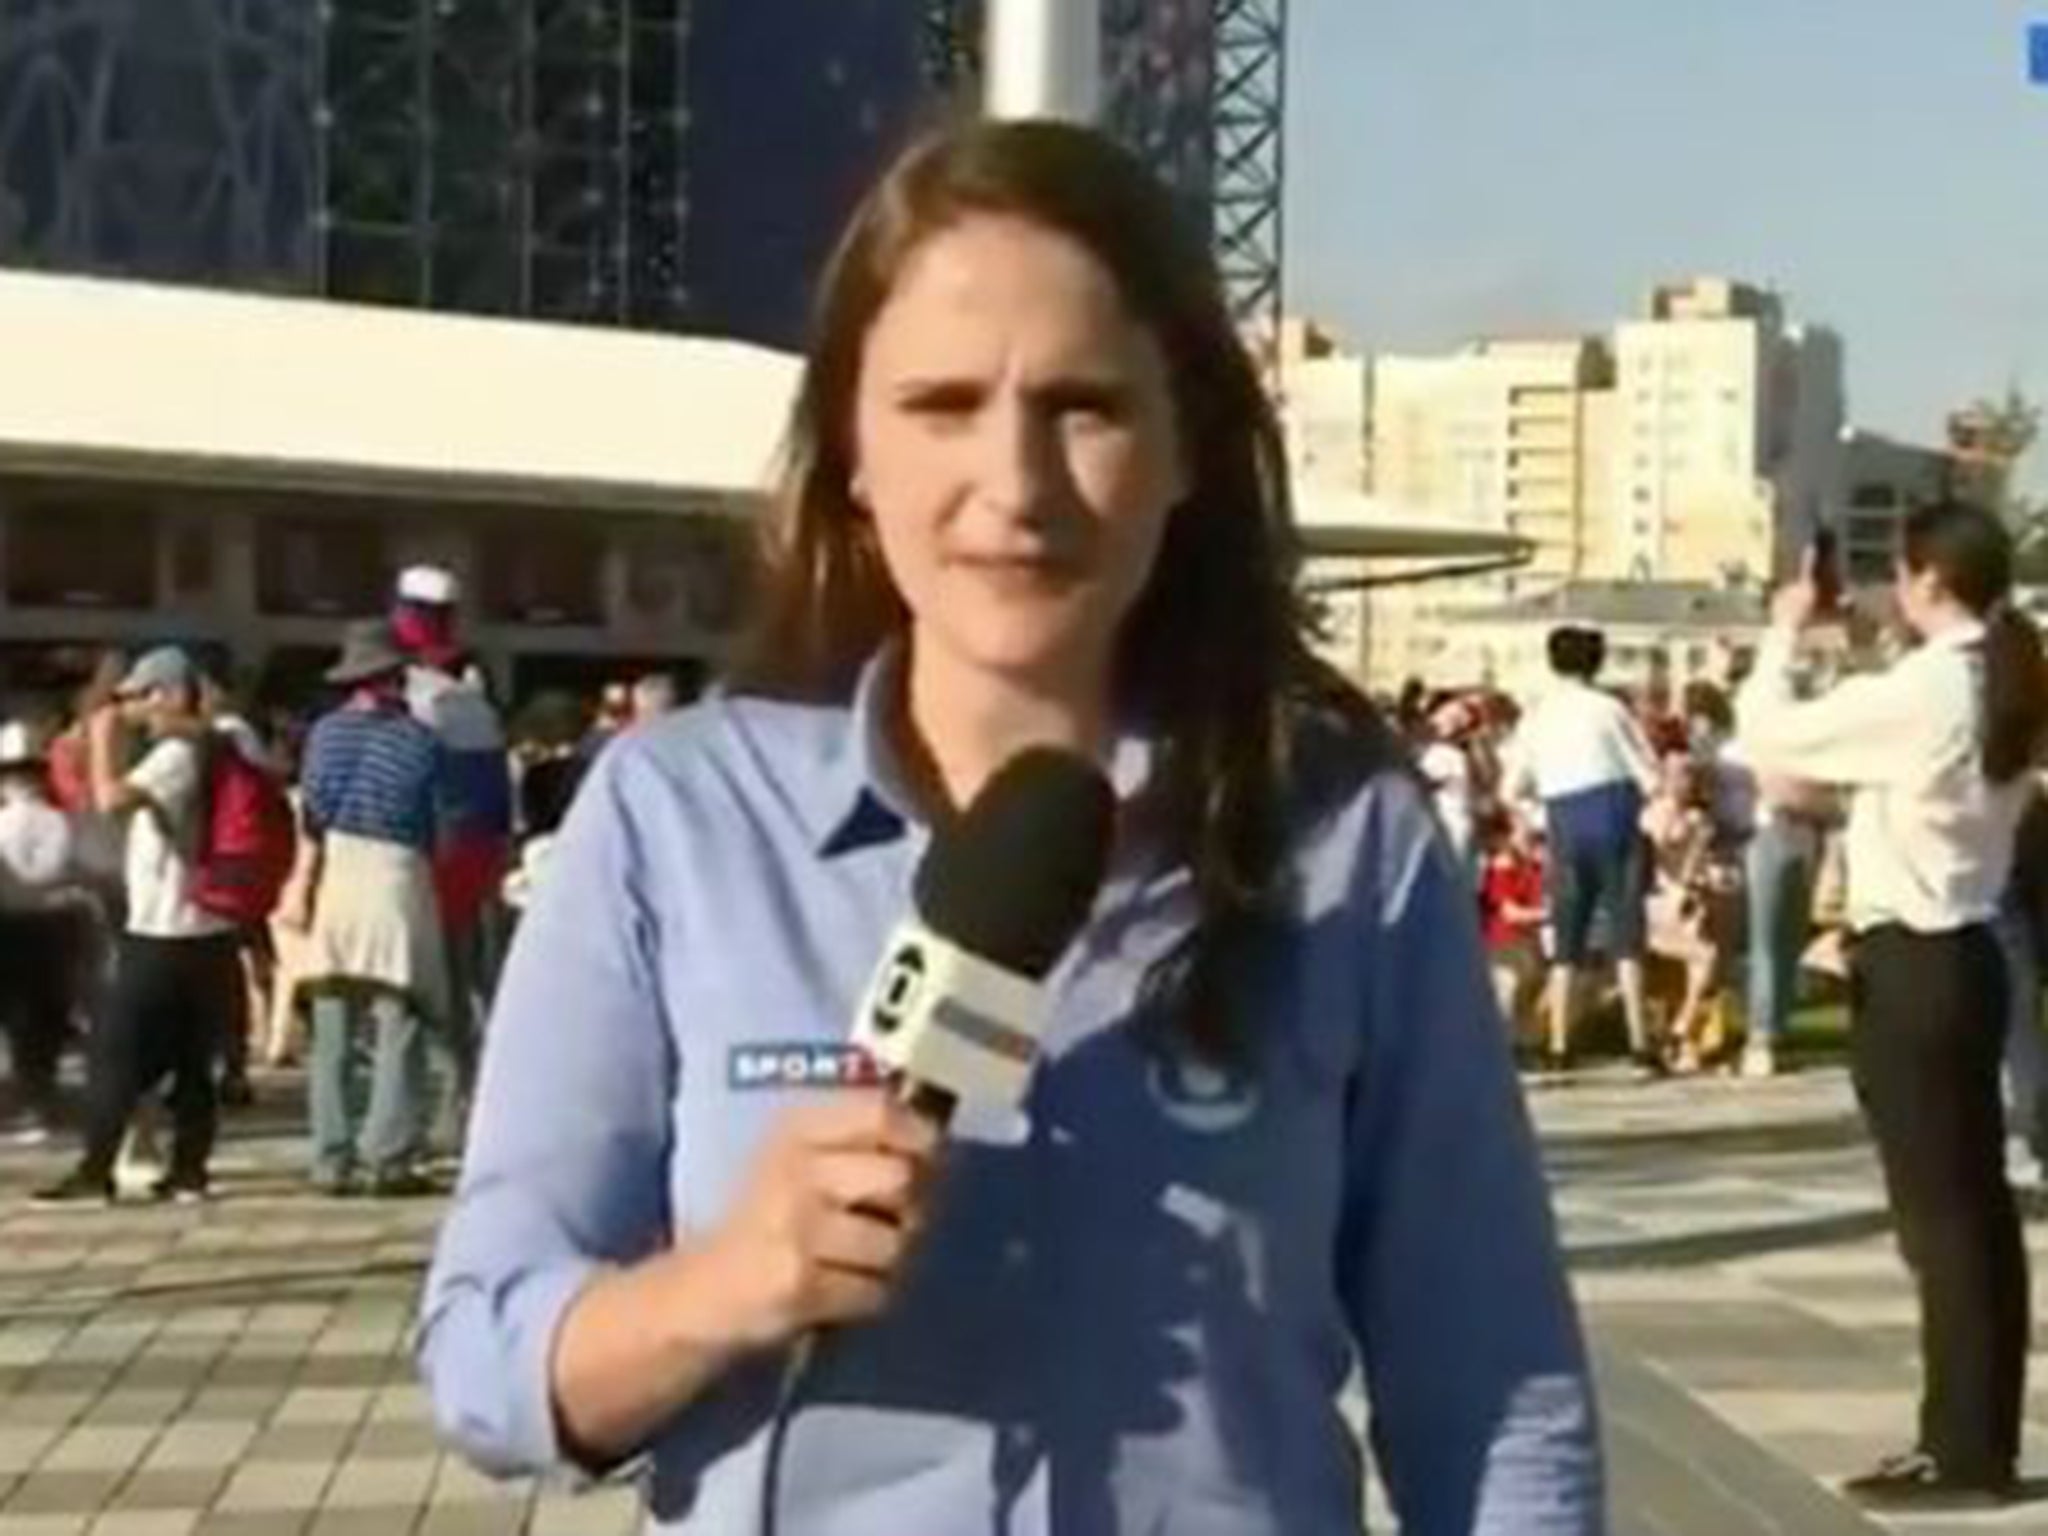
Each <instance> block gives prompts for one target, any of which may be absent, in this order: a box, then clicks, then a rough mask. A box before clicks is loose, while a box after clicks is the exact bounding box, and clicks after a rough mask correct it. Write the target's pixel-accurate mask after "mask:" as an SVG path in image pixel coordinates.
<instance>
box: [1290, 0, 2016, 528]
mask: <svg viewBox="0 0 2048 1536" xmlns="http://www.w3.org/2000/svg"><path fill="white" fill-rule="evenodd" d="M1289 19H1290V26H1291V32H1292V37H1291V44H1290V48H1289V57H1288V68H1289V79H1288V94H1289V110H1288V119H1289V121H1288V149H1287V153H1288V212H1287V220H1288V223H1287V243H1288V250H1287V269H1288V285H1289V307H1290V308H1291V309H1293V310H1295V311H1297V312H1304V313H1309V314H1313V315H1317V316H1321V317H1323V318H1325V319H1327V320H1329V321H1330V322H1331V323H1332V324H1334V325H1335V326H1336V328H1337V329H1338V331H1339V332H1340V334H1342V335H1343V336H1344V338H1345V339H1346V340H1347V341H1349V342H1351V343H1352V344H1353V345H1356V346H1360V347H1363V348H1364V349H1366V350H1369V351H1377V350H1404V349H1405V350H1431V349H1437V348H1442V347H1445V346H1448V345H1451V344H1454V343H1456V342H1457V341H1459V340H1461V339H1463V338H1465V337H1468V336H1471V335H1475V334H1481V333H1484V332H1487V331H1490V330H1496V329H1509V330H1524V331H1526V330H1530V329H1548V328H1567V329H1594V330H1597V329H1602V328H1604V327H1605V326H1606V325H1607V324H1609V323H1610V322H1611V321H1612V320H1613V319H1615V318H1617V317H1619V316H1621V315H1623V314H1626V313H1631V312H1634V311H1635V310H1636V309H1637V308H1638V307H1639V305H1640V304H1641V302H1642V298H1643V296H1644V295H1645V294H1646V293H1647V292H1648V290H1649V288H1650V286H1651V284H1653V283H1655V282H1657V281H1659V280H1661V279H1664V278H1667V277H1674V276H1683V275H1686V274H1689V273H1693V272H1718V273H1725V274H1727V275H1730V276H1734V277H1741V278H1749V279H1754V280H1759V281H1763V282H1766V283H1768V284H1770V285H1771V286H1773V287H1776V288H1778V289H1780V290H1781V291H1782V292H1784V293H1785V295H1786V297H1787V300H1788V303H1789V305H1790V308H1791V310H1792V313H1793V314H1794V316H1795V317H1797V318H1800V319H1806V320H1811V321H1814V322H1817V323H1820V324H1825V325H1829V326H1832V327H1834V328H1835V329H1836V330H1838V331H1839V332H1840V333H1841V334H1842V336H1843V339H1844V342H1845V344H1846V347H1847V352H1848V362H1847V367H1848V387H1849V415H1850V419H1851V421H1853V422H1855V423H1857V424H1859V425H1864V426H1869V427H1873V428H1876V429H1878V430H1883V431H1890V432H1895V433H1900V434H1903V435H1907V436H1911V437H1914V438H1917V439H1920V440H1924V441H1929V442H1932V441H1937V440H1938V439H1939V434H1940V429H1941V419H1942V416H1943V413H1944V412H1945V411H1946V410H1947V409H1948V408H1949V407H1950V406H1951V405H1953V404H1956V403H1958V402H1960V401H1962V400H1964V399H1967V398H1969V397H1970V396H1972V395H1974V394H1978V393H1996V392H1998V391H1999V390H2001V389H2002V388H2003V386H2004V384H2005V383H2006V381H2007V380H2008V379H2009V378H2010V379H2017V380H2018V381H2019V382H2020V383H2021V385H2022V386H2023V387H2025V388H2026V389H2028V391H2029V392H2030V393H2031V394H2032V395H2033V396H2034V397H2035V398H2036V399H2037V400H2041V399H2048V87H2040V86H2030V85H2029V84H2028V83H2027V79H2026V48H2025V42H2026V26H2027V23H2028V21H2029V20H2041V21H2048V0H2034V3H2031V4H2030V3H2024V0H1290V16H1289ZM2028 471H2029V472H2028V475H2027V479H2028V480H2029V481H2030V482H2031V483H2032V484H2033V485H2034V486H2035V487H2037V488H2042V489H2048V443H2044V444H2042V445H2040V446H2038V447H2037V448H2036V449H2035V451H2034V454H2033V456H2032V459H2031V462H2030V463H2029V465H2028Z"/></svg>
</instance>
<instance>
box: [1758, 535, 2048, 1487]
mask: <svg viewBox="0 0 2048 1536" xmlns="http://www.w3.org/2000/svg"><path fill="white" fill-rule="evenodd" d="M2011 586H2012V545H2011V541H2010V539H2009V538H2008V536H2007V534H2006V532H2005V530H2004V528H2003V527H2002V526H2000V524H1999V523H1998V521H1997V519H1996V518H1994V517H1993V516H1992V515H1991V514H1990V513H1989V512H1986V511H1984V510H1982V509H1981V508H1978V507H1973V506H1966V505H1961V504H1953V503H1951V504H1942V505H1936V506H1928V507H1923V508H1920V509H1918V510H1916V511H1914V512H1913V513H1912V514H1910V515H1909V516H1908V517H1907V519H1906V521H1905V526H1904V529H1903V538H1902V540H1901V543H1900V553H1899V560H1898V566H1897V574H1896V582H1895V586H1894V593H1895V597H1896V600H1897V605H1898V611H1899V615H1900V617H1901V618H1902V619H1903V620H1904V621H1905V623H1906V626H1907V627H1908V628H1909V629H1910V630H1911V631H1912V632H1913V634H1914V636H1915V637H1916V638H1917V639H1918V641H1919V645H1918V648H1917V649H1915V650H1913V651H1911V652H1910V653H1909V654H1907V655H1906V656H1905V657H1904V658H1903V659H1902V660H1901V661H1899V662H1898V663H1897V664H1896V665H1894V666H1893V667H1892V668H1891V669H1890V670H1889V671H1887V672H1884V673H1882V674H1880V675H1876V676H1869V677H1857V678H1852V679H1850V680H1849V681H1847V682H1844V683H1842V684H1841V685H1840V686H1838V687H1836V688H1835V689H1833V690H1832V691H1831V692H1828V693H1826V694H1823V695H1822V696H1820V697H1819V698H1816V699H1812V700H1808V701H1804V702H1800V701H1797V700H1796V699H1795V696H1794V692H1793V674H1794V669H1795V658H1796V651H1797V641H1798V637H1799V634H1800V632H1801V631H1802V630H1803V629H1804V628H1806V626H1807V625H1808V623H1809V622H1810V621H1811V620H1812V619H1813V618H1814V616H1815V613H1816V610H1817V607H1818V603H1817V600H1816V594H1815V589H1814V584H1813V582H1812V580H1811V578H1810V576H1809V577H1807V578H1805V579H1802V580H1799V581H1796V582H1793V583H1791V584H1789V585H1788V586H1786V587H1785V588H1783V589H1782V590H1781V591H1780V592H1779V594H1778V596H1777V598H1776V599H1775V601H1774V603H1773V607H1772V621H1773V622H1772V628H1771V632H1770V634H1769V636H1768V638H1767V639H1766V641H1765V643H1764V644H1763V645H1762V646H1761V647H1760V648H1759V650H1758V655H1757V661H1756V667H1755V670H1754V671H1753V672H1752V673H1751V675H1750V679H1749V681H1748V683H1747V684H1746V685H1745V687H1744V689H1743V692H1742V695H1741V697H1740V699H1739V701H1738V709H1739V713H1740V721H1741V737H1742V744H1743V748H1744V751H1745V755H1746V756H1747V757H1748V759H1749V761H1750V762H1751V763H1752V764H1753V765H1754V766H1755V767H1756V769H1757V770H1758V771H1759V772H1763V773H1772V774H1781V775H1784V776H1786V777H1788V778H1794V779H1802V780H1807V781H1811V782H1815V783H1823V784H1842V785H1846V786H1848V788H1849V790H1850V794H1851V798H1850V811H1849V827H1848V843H1847V853H1848V909H1849V926H1850V929H1851V931H1852V933H1853V935H1854V937H1853V948H1852V952H1851V962H1850V971H1849V1007H1850V1032H1849V1044H1850V1060H1851V1065H1852V1068H1853V1072H1854V1076H1855V1082H1856V1094H1857V1097H1858V1098H1859V1099H1860V1100H1861V1101H1862V1105H1863V1113H1864V1117H1865V1119H1866V1120H1867V1121H1868V1122H1869V1124H1870V1130H1871V1134H1872V1136H1873V1138H1874V1139H1875V1140H1876V1142H1877V1150H1878V1155H1879V1159H1880V1161H1881V1162H1882V1164H1883V1168H1884V1177H1885V1187H1886V1191H1887V1194H1888V1196H1889V1199H1890V1203H1891V1210H1892V1220H1893V1224H1894V1226H1895V1227H1896V1229H1897V1232H1898V1237H1899V1246H1900V1248H1901V1250H1902V1252H1903V1253H1904V1255H1905V1258H1906V1262H1907V1265H1908V1266H1909V1267H1910V1268H1911V1269H1912V1271H1913V1276H1914V1280H1915V1282H1916V1284H1917V1286H1918V1289H1919V1298H1920V1315H1921V1348H1922V1353H1923V1356H1924V1366H1925V1370H1926V1384H1925V1390H1924V1393H1923V1396H1922V1399H1921V1409H1920V1424H1919V1434H1918V1439H1917V1441H1916V1444H1915V1445H1914V1447H1913V1449H1912V1450H1910V1451H1908V1452H1906V1453H1904V1454H1901V1455H1899V1456H1895V1457H1892V1458H1890V1459H1888V1460H1887V1461H1885V1462H1884V1463H1882V1464H1880V1465H1879V1466H1878V1467H1877V1468H1876V1469H1875V1470H1874V1471H1872V1472H1871V1473H1870V1474H1868V1475H1867V1476H1864V1477H1859V1478H1856V1479H1854V1480H1852V1481H1851V1482H1850V1483H1849V1485H1848V1492H1849V1494H1850V1495H1851V1497H1852V1498H1855V1499H1856V1500H1857V1501H1858V1502H1860V1503H1863V1504H1866V1505H1869V1506H1872V1507H1876V1508H1881V1509H1891V1510H1898V1511H1902V1512H1904V1511H1912V1510H1917V1509H1947V1508H1955V1507H1959V1506H1965V1507H1974V1506H1978V1505H1987V1504H1997V1503H2000V1502H2003V1501H2004V1500H2005V1499H2006V1498H2008V1497H2009V1496H2010V1495H2011V1493H2012V1491H2013V1487H2014V1474H2015V1470H2016V1462H2017V1458H2018V1455H2019V1448H2020V1415H2021V1401H2022V1389H2023V1386H2024V1378H2025V1371H2026V1354H2027V1270H2026V1256H2025V1250H2024V1248H2023V1247H2022V1245H2021V1241H2020V1226H2019V1216H2018V1212H2017V1210H2016V1208H2015V1206H2014V1202H2013V1194H2012V1189H2011V1186H2010V1185H2009V1184H2008V1183H2007V1182H2006V1173H2005V1122H2004V1115H2003V1111H2002V1108H2001V1105H2000V1103H1999V1077H1998V1073H1999V1061H2000V1058H2001V1053H2002V1050H2003V1044H2004V1037H2005V1023H2006V1010H2005V987H2006V978H2005V973H2004V963H2003V960H2002V957H2001V954H2000V949H1999V944H1998V940H1997V938H1996V937H1995V935H1994V932H1993V928H1992V926H1991V925H1992V924H1993V922H1994V921H1995V919H1996V917H1997V914H1998V907H1999V898H2000V895H2001V894H2002V892H2003V890H2004V888H2005V884H2006V875H2007V871H2008V869H2009V867H2010V865H2011V862H2012V847H2013V834H2014V831H2015V829H2016V827H2017V825H2018V822H2019V816H2020V812H2021V810H2022V808H2023V805H2024V801H2025V796H2026V781H2027V778H2028V770H2029V768H2030V766H2031V764H2032V762H2033V759H2034V755H2035V752H2036V750H2037V748H2038V747H2039V745H2040V741H2041V736H2042V730H2043V726H2044V725H2048V670H2044V666H2043V661H2042V655H2041V644H2040V640H2039V638H2038V637H2037V636H2036V634H2035V632H2034V629H2033V626H2032V625H2031V624H2030V623H2029V622H2028V621H2027V620H2026V619H2025V618H2024V617H2023V616H2022V615H2020V614H2018V613H2016V612H2014V611H2013V610H2012V608H2011V607H2010V606H2009V604H2008V602H2007V597H2008V594H2009V592H2010V590H2011Z"/></svg>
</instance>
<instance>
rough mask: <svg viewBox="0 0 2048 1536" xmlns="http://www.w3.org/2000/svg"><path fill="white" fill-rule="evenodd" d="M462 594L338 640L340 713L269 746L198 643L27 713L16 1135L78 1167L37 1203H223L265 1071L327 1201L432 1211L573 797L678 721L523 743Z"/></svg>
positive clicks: (8, 955) (16, 987)
mask: <svg viewBox="0 0 2048 1536" xmlns="http://www.w3.org/2000/svg"><path fill="white" fill-rule="evenodd" d="M460 597H461V594H460V591H459V590H458V587H457V585H456V582H455V579H454V578H453V576H452V575H451V574H450V573H448V572H446V571H444V570H441V569H439V568H436V567H430V566H416V567H412V568H409V569H407V570H406V571H404V572H402V573H401V575H400V576H399V578H398V581H397V583H396V586H395V588H394V592H393V598H392V603H391V606H390V609H389V611H388V613H387V614H386V615H384V616H383V617H381V618H377V619H373V620H368V621H364V622H361V623H358V624H355V625H352V626H350V627H349V629H348V631H347V633H346V634H345V636H343V638H342V644H341V647H340V654H339V657H338V659H337V660H336V661H335V663H334V664H333V666H332V667H331V668H330V669H329V670H328V671H327V672H326V674H325V677H324V683H325V702H326V704H327V705H328V706H330V707H326V708H324V709H321V708H314V709H305V710H299V711H282V710H274V711H269V712H266V713H264V714H263V715H262V716H261V717H260V723H259V721H258V720H257V719H255V718H252V716H251V714H250V712H248V711H245V710H243V709H242V708H240V707H238V704H237V701H236V700H235V699H234V697H233V696H232V694H231V693H230V692H229V690H228V689H227V688H226V687H225V686H224V685H223V683H222V681H221V680H219V679H216V678H214V677H211V676H209V675H208V674H207V672H206V671H205V669H204V668H203V666H202V665H201V663H200V661H199V660H198V659H197V658H196V657H195V656H194V655H193V654H192V653H191V652H189V651H187V650H185V649H181V648H179V647H177V646H160V647H156V648H152V649H149V650H146V651H144V652H143V653H142V654H140V655H137V656H132V657H130V656H123V655H121V654H119V653H115V652H108V653H105V654H104V655H102V656H100V657H99V658H98V659H97V664H96V665H95V666H94V668H93V670H92V672H91V675H90V676H89V677H88V678H87V679H86V680H85V681H84V682H83V684H82V686H81V687H79V688H78V690H77V691H76V693H75V694H74V695H73V696H72V697H71V698H70V699H68V700H59V699H52V698H49V697H32V696H16V697H12V698H10V699H9V701H8V704H9V709H8V714H7V718H6V719H5V722H4V724H0V1020H4V1024H5V1029H6V1039H7V1043H8V1055H9V1058H10V1060H11V1063H12V1069H11V1077H12V1082H11V1085H10V1087H9V1089H8V1092H7V1097H6V1099H5V1100H0V1115H4V1119H0V1135H4V1136H5V1137H6V1138H7V1139H8V1140H10V1141H12V1142H14V1143H15V1144H20V1145H42V1144H46V1143H50V1142H52V1141H55V1140H58V1139H59V1138H62V1137H66V1136H69V1135H71V1134H73V1133H74V1132H75V1134H76V1135H77V1137H78V1139H79V1141H80V1143H81V1150H80V1154H79V1157H78V1159H77V1162H76V1163H75V1165H74V1166H73V1167H72V1169H71V1170H70V1171H69V1172H68V1173H67V1174H66V1175H65V1176H64V1177H63V1178H61V1179H58V1180H56V1181H55V1182H53V1183H51V1184H49V1185H47V1186H46V1187H44V1188H42V1189H40V1190H38V1191H37V1192H36V1198H37V1199H38V1200H39V1201H42V1202H45V1203H51V1204H58V1203H74V1202H98V1201H104V1200H107V1199H111V1198H113V1197H114V1195H115V1193H116V1192H117V1189H120V1188H140V1189H143V1190H146V1191H147V1192H148V1193H149V1194H150V1195H152V1196H153V1197H155V1198H158V1199H167V1200H194V1199H202V1198H205V1197H206V1196H207V1194H208V1193H209V1192H210V1187H211V1181H210V1173H209V1168H210V1160H211V1152H212V1147H213V1142H214V1136H215V1128H216V1122H217V1115H218V1111H219V1110H220V1109H221V1108H223V1107H225V1108H227V1109H229V1110H230V1111H233V1110H236V1109H239V1108H242V1107H245V1106H247V1105H249V1104H250V1103H252V1102H253V1100H254V1096H255V1090H254V1088H253V1087H252V1085H251V1067H252V1063H253V1064H255V1065H257V1066H279V1065H283V1064H285V1063H288V1062H293V1061H302V1062H303V1063H304V1065H305V1067H306V1084H307V1087H306V1105H305V1112H306V1117H307V1123H308V1126H309V1137H308V1152H307V1163H306V1168H307V1176H308V1177H309V1179H311V1180H312V1182H313V1183H314V1184H315V1185H317V1186H318V1187H319V1188H321V1189H322V1190H325V1191H328V1192H330V1193H333V1194H335V1195H348V1194H356V1193H361V1194H364V1195H371V1196H383V1197H392V1196H406V1195H414V1194H423V1193H427V1192H430V1191H431V1190H433V1189H434V1188H435V1187H436V1186H435V1183H434V1180H433V1178H432V1169H433V1167H434V1165H435V1160H436V1158H437V1156H439V1155H441V1154H444V1153H447V1152H451V1151H453V1150H454V1148H455V1147H456V1145H457V1144H458V1143H459V1139H460V1131H461V1116H462V1114H463V1111H464V1106H465V1105H466V1102H467V1099H468V1096H469V1091H470V1087H471V1085H472V1083H473V1080H474V1074H475V1068H476V1061H477V1042H478V1040H479V1038H480V1034H481V1030H482V1025H483V1020H484V1017H485V1013H486V1010H487V1008H488V1004H489V998H490V993H491V990H492V987H493V983H494V980H495V977H496V973H497V969H498V965H499V962H500V957H501V955H502V952H503V949H504V946H505V943H506V941H507V938H508V935H509V932H510V930H511V927H512V925H513V923H514V922H516V918H517V913H518V910H519V908H520V907H521V906H522V905H523V903H524V901H525V900H526V898H527V896H528V895H529V894H530V892H531V889H532V886H533V884H534V881H535V880H536V878H537V877H538V873H539V871H540V869H541V867H542V866H543V864H544V862H545V858H546V851H547V848H548V846H549V843H550V841H551V839H552V837H553V835H554V833H555V830H556V828H557V827H558V826H559V824H560V822H561V820H562V818H563V816H564V815H565V814H566V812H567V808H568V805H569V802H570V800H571V799H572V797H573V795H574V793H575V788H576V785H577V783H578V782H579V780H580V779H581V777H582V775H583V774H584V772H585V771H586V770H587V768H588V766H589V764H590V763H591V761H592V760H593V759H594V758H595V756H596V755H597V753H598V752H599V750H600V749H601V748H602V747H603V746H604V744H605V743H606V742H607V741H608V740H609V739H610V737H611V736H612V735H614V734H616V732H617V731H619V730H620V729H623V728H624V727H626V726H628V725H630V724H632V723H634V722H635V721H638V720H644V719H646V718H649V717H651V716H653V715H655V714H659V713H663V712H665V711H667V710H670V709H672V708H674V707H675V704H676V702H677V699H676V687H675V684H674V681H673V680H672V679H671V678H669V677H667V676H665V675H660V674H649V675H647V676H644V677H641V678H639V679H637V680H635V681H631V682H626V681H621V682H619V683H617V684H614V685H611V686H608V687H607V688H606V689H605V690H604V693H603V695H602V697H601V698H600V699H598V700H595V701H593V703H594V705H595V707H594V708H586V707H585V706H584V704H583V702H582V701H580V700H578V699H577V698H575V697H574V696H573V695H568V694H556V695H550V696H544V697H542V698H539V699H537V700H534V701H529V707H527V708H526V709H524V710H522V711H520V712H518V713H516V714H515V715H514V716H513V718H512V723H511V727H510V729H509V730H508V728H507V724H506V719H505V714H504V712H503V711H502V710H501V708H500V706H499V704H498V702H497V701H496V700H495V699H494V697H493V694H492V691H491V688H490V686H489V684H488V682H487V680H486V678H485V676H484V674H483V673H482V671H481V670H480V669H479V668H478V667H477V666H476V665H475V664H474V663H473V661H472V659H471V658H470V657H468V656H467V655H466V654H465V652H464V649H463V646H462V644H461V640H460V635H459V624H458V613H459V606H460ZM74 1054H75V1055H76V1056H77V1057H78V1058H79V1059H80V1060H81V1061H82V1062H83V1065H84V1069H85V1070H84V1084H85V1087H84V1094H83V1099H82V1105H78V1106H74V1105H73V1103H72V1097H73V1096H71V1095H67V1093H66V1092H64V1091H63V1088H62V1084H63V1082H64V1068H65V1063H66V1061H67V1059H68V1058H69V1057H71V1056H72V1055H74ZM365 1078H367V1088H365V1084H364V1079H365ZM160 1090H161V1091H160ZM159 1107H161V1109H163V1110H167V1111H168V1116H169V1137H168V1147H167V1148H162V1147H160V1146H159V1142H160V1140H161V1139H162V1138H160V1137H159V1135H158V1134H157V1124H158V1120H159V1118H160V1115H159Z"/></svg>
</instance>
